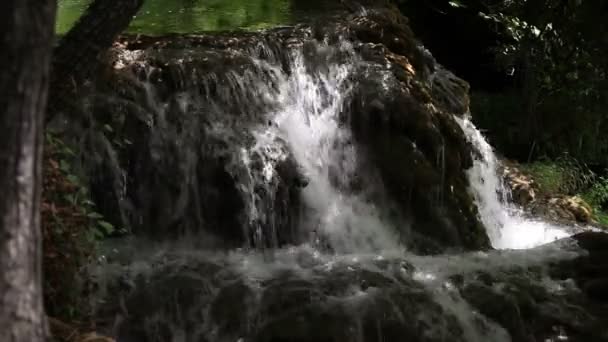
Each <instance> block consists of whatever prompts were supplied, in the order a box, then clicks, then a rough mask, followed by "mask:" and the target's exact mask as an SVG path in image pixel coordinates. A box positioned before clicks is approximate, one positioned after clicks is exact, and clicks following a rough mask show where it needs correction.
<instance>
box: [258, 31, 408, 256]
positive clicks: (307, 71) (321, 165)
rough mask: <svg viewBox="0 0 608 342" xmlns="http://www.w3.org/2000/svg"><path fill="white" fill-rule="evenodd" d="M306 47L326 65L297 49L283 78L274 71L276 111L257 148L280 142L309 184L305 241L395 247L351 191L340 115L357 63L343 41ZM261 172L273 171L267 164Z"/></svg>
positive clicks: (352, 155)
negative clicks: (312, 61) (311, 60)
mask: <svg viewBox="0 0 608 342" xmlns="http://www.w3.org/2000/svg"><path fill="white" fill-rule="evenodd" d="M312 49H314V52H313V54H314V55H321V56H323V57H324V58H325V59H326V60H328V61H329V63H327V65H320V66H319V65H316V66H315V65H310V64H308V65H307V63H306V60H305V56H304V54H303V52H302V50H301V49H296V50H294V51H292V52H291V53H290V55H289V60H290V68H289V69H290V73H289V75H286V74H284V73H280V72H278V73H277V75H278V76H279V77H278V79H279V80H278V82H277V84H278V86H277V89H278V90H277V91H276V92H272V93H269V94H267V96H269V97H270V98H272V100H271V101H272V102H273V103H274V105H273V106H272V108H275V109H274V110H273V111H271V112H270V113H268V114H266V115H268V118H269V120H271V121H272V123H273V124H272V125H270V126H268V127H267V128H266V129H265V131H264V132H263V133H262V134H259V135H258V137H259V138H258V139H257V143H256V146H258V145H260V144H266V145H265V146H266V147H265V148H264V149H265V150H267V151H272V150H273V148H269V147H268V146H269V145H268V144H273V142H276V141H277V140H276V139H267V137H269V136H275V137H277V138H280V139H281V140H284V141H286V142H287V144H288V146H289V150H290V153H292V154H293V156H294V157H295V160H296V161H297V163H298V165H299V166H300V167H301V169H302V170H303V172H304V174H305V176H306V177H307V179H308V180H309V183H308V185H307V186H306V188H304V189H303V193H302V196H303V199H304V202H305V204H306V206H307V207H308V208H309V209H310V212H309V215H308V216H307V217H305V218H304V220H303V222H301V224H302V226H303V228H304V229H305V230H306V233H307V234H309V235H310V237H311V243H313V244H315V245H317V247H322V246H323V245H327V246H326V247H329V248H330V249H331V250H332V251H334V252H337V253H369V252H384V253H386V252H390V251H395V250H398V249H399V248H400V247H399V244H398V242H397V239H396V237H395V236H394V234H393V233H392V232H391V231H390V228H389V227H388V225H387V224H386V223H385V222H384V221H383V219H382V217H381V215H380V214H379V213H378V211H377V209H376V208H375V206H374V204H372V203H369V202H368V201H366V199H365V198H363V196H362V195H361V194H358V193H356V192H355V191H352V190H351V189H350V187H351V186H350V184H351V183H352V182H353V180H354V178H355V177H357V171H358V169H359V167H360V165H359V164H358V163H359V162H360V161H359V160H358V156H357V151H356V147H355V145H354V142H353V139H352V137H351V135H350V129H349V128H348V127H345V126H346V125H347V123H346V122H343V121H344V120H341V118H340V117H341V114H342V112H343V110H344V105H345V102H346V101H347V100H348V99H349V96H350V90H351V87H352V86H353V84H352V83H353V81H352V77H353V73H355V72H356V68H357V63H358V58H357V56H356V54H355V53H354V51H353V49H352V47H351V46H350V44H348V43H346V42H343V43H342V44H341V45H340V46H338V47H333V46H328V45H327V44H325V43H318V44H314V46H313V47H312ZM337 59H340V62H338V61H337ZM275 71H276V69H275ZM260 138H261V139H260ZM258 148H259V147H258ZM275 159H276V158H274V157H273V158H266V160H267V161H272V160H275ZM264 169H266V170H272V169H273V165H266V166H265V167H264Z"/></svg>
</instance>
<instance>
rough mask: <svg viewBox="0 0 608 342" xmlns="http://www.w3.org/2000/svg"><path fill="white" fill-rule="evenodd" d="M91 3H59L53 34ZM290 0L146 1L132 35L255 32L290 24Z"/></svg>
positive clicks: (68, 25) (69, 24)
mask: <svg viewBox="0 0 608 342" xmlns="http://www.w3.org/2000/svg"><path fill="white" fill-rule="evenodd" d="M90 2H91V0H59V8H58V13H57V25H56V30H57V33H59V34H64V33H66V32H67V31H68V30H69V29H70V28H71V27H72V25H74V23H75V22H76V21H77V20H78V18H79V17H80V15H81V14H82V13H83V12H84V10H85V9H86V7H87V6H88V5H89V3H90ZM291 7H292V5H291V1H290V0H188V1H179V0H146V2H145V3H144V5H143V7H142V8H141V10H140V11H139V13H137V15H136V16H135V18H134V20H133V22H131V25H130V26H129V29H128V31H129V32H131V33H143V34H151V35H162V34H166V33H195V32H204V31H220V30H234V29H244V30H257V29H264V28H269V27H274V26H277V25H285V24H290V23H292V22H293V21H294V19H297V18H295V17H296V14H295V13H293V11H292V8H291Z"/></svg>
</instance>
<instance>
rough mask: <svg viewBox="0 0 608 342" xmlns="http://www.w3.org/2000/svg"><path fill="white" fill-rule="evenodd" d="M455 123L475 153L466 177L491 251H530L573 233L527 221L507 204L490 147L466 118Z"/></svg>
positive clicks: (565, 228)
mask: <svg viewBox="0 0 608 342" xmlns="http://www.w3.org/2000/svg"><path fill="white" fill-rule="evenodd" d="M457 120H458V123H459V124H460V126H461V127H462V129H463V131H464V133H465V135H466V136H467V139H468V140H469V142H470V143H471V144H472V145H473V146H474V148H475V150H476V151H477V152H478V156H477V157H476V158H475V161H474V162H473V167H472V168H471V169H470V170H469V171H468V176H469V182H470V184H471V190H472V192H473V193H474V195H475V199H476V201H477V206H478V208H479V214H480V216H481V220H482V222H483V223H484V225H485V226H486V229H487V232H488V236H489V238H490V241H491V242H492V246H493V247H494V248H498V249H522V248H532V247H536V246H539V245H542V244H545V243H549V242H552V241H555V240H557V239H561V238H564V237H567V236H570V235H572V234H573V233H574V232H572V231H571V230H572V228H571V227H561V226H556V225H553V224H550V223H548V222H544V221H541V220H534V219H530V218H527V217H525V215H524V213H523V211H522V210H521V209H519V208H516V207H515V206H514V205H513V204H512V203H510V202H509V195H508V194H509V190H508V189H507V188H506V186H505V183H504V181H503V180H502V179H501V178H500V177H499V176H498V166H499V161H498V159H497V157H496V155H495V153H494V150H493V148H492V146H491V145H490V144H489V143H488V142H487V141H486V139H485V138H484V136H483V134H482V133H481V132H480V131H479V130H478V129H477V128H476V127H475V125H474V124H473V122H471V120H470V118H468V117H465V118H463V119H460V118H459V119H457Z"/></svg>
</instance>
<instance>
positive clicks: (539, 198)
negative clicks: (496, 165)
mask: <svg viewBox="0 0 608 342" xmlns="http://www.w3.org/2000/svg"><path fill="white" fill-rule="evenodd" d="M502 163H503V166H502V173H503V179H504V181H505V184H506V186H507V189H508V190H509V191H510V193H509V194H505V195H506V196H510V197H509V198H510V199H511V200H512V201H513V202H514V203H516V204H518V205H519V206H521V207H522V208H524V209H525V210H527V211H528V212H530V213H532V214H533V215H534V216H536V217H543V218H546V219H548V220H550V221H553V222H559V223H572V222H578V223H587V224H593V223H595V220H594V218H593V208H592V207H591V206H590V205H589V204H588V203H587V202H585V200H583V199H582V198H580V197H579V196H567V195H561V194H551V193H545V192H543V191H542V189H540V188H539V186H538V184H537V183H536V182H535V181H534V179H533V178H532V177H531V176H530V175H528V174H526V173H524V172H522V171H521V169H520V168H519V167H518V165H517V164H516V163H514V162H512V161H507V160H503V161H502Z"/></svg>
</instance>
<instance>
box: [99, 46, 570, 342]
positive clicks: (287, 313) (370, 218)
mask: <svg viewBox="0 0 608 342" xmlns="http://www.w3.org/2000/svg"><path fill="white" fill-rule="evenodd" d="M310 56H314V58H313V60H314V63H311V62H310ZM251 59H252V65H253V68H252V69H251V72H249V73H246V74H244V75H243V74H230V75H232V76H230V77H229V78H228V79H224V80H219V81H218V79H219V78H218V77H219V76H217V75H214V76H212V77H211V76H209V78H208V79H206V80H205V81H204V82H207V81H208V82H211V83H213V82H216V85H217V84H221V85H222V86H223V87H224V88H222V89H221V91H220V92H216V93H213V95H212V96H210V95H209V93H205V92H202V93H183V94H180V99H181V101H178V102H179V113H180V115H181V116H184V117H186V118H188V117H191V119H188V120H186V121H184V122H185V123H186V124H185V125H184V127H183V128H181V130H180V131H179V132H178V131H173V129H174V128H172V126H171V120H172V119H171V118H167V116H166V115H167V113H166V111H165V110H166V109H167V108H168V105H167V104H164V103H162V101H161V100H160V99H159V98H158V95H157V94H156V91H155V89H154V87H153V86H152V85H151V83H146V86H145V89H146V90H147V91H148V98H149V106H150V107H151V108H153V111H152V113H151V115H152V116H153V117H154V118H153V120H151V122H154V123H155V124H154V125H156V127H155V128H154V130H153V137H155V138H154V139H153V140H152V141H154V144H155V145H154V146H151V149H153V150H154V151H156V152H157V153H159V156H158V160H156V162H158V163H160V162H161V161H162V160H163V158H168V157H163V156H162V154H160V153H162V151H163V148H162V147H163V146H164V144H176V142H178V144H177V146H178V147H179V148H178V149H176V150H177V151H178V153H177V152H175V150H172V151H173V152H172V154H171V158H175V159H177V163H178V164H179V166H180V169H175V170H174V172H175V175H176V176H175V177H176V178H179V179H180V180H183V183H182V185H183V186H182V188H183V189H182V190H180V191H181V194H182V197H180V198H176V199H174V202H176V203H178V205H177V207H179V208H180V210H179V211H175V212H174V213H173V215H174V216H180V215H182V214H183V212H184V210H185V209H184V208H185V206H186V205H185V203H186V201H187V199H188V196H194V197H196V198H197V199H198V198H199V197H200V196H201V195H200V194H199V192H202V190H204V189H203V188H202V186H201V185H200V184H198V183H197V182H196V181H194V179H195V176H194V175H195V174H196V169H197V164H196V162H195V161H193V160H194V159H195V158H196V157H195V153H196V151H197V150H200V149H201V148H202V147H201V146H200V144H205V142H201V141H200V140H199V139H198V138H196V137H198V135H197V134H199V133H200V130H201V128H200V127H199V126H196V124H197V121H196V120H198V119H196V120H195V119H193V118H196V117H197V116H196V115H199V114H200V113H199V112H197V111H196V110H197V109H200V108H203V109H204V110H205V111H213V115H214V116H213V118H214V119H217V120H216V121H214V122H213V123H212V124H209V125H206V126H205V130H206V131H205V133H204V135H205V139H215V140H207V142H208V141H216V140H217V141H220V142H222V143H221V144H217V145H218V146H221V148H219V149H218V150H214V149H208V152H210V153H218V154H221V155H222V156H223V157H222V158H224V159H228V160H230V162H229V163H227V165H228V166H227V169H226V170H225V171H226V172H228V173H229V174H230V177H232V178H233V179H237V180H238V182H239V184H240V187H239V194H238V195H239V196H240V197H241V199H242V202H243V203H244V205H245V208H246V210H244V212H245V213H246V216H247V217H245V218H243V220H241V221H239V222H241V223H242V224H243V227H242V234H243V235H244V237H245V238H244V240H245V241H246V242H245V244H244V246H243V248H237V249H231V250H228V251H226V250H224V251H220V252H218V251H217V250H213V249H205V248H201V247H200V245H197V244H196V239H203V240H204V239H206V238H207V236H205V234H201V235H194V236H187V237H186V238H184V239H182V240H180V241H178V242H171V243H165V244H162V243H161V244H160V245H159V243H158V242H151V241H147V240H144V239H141V240H136V241H128V242H127V245H128V246H127V247H126V248H125V246H122V247H115V246H108V254H107V257H108V259H111V260H112V261H111V262H109V263H106V264H103V265H102V267H97V268H96V269H95V270H94V271H93V273H94V274H96V277H97V278H98V279H103V281H104V282H107V283H104V286H100V287H99V288H100V289H101V290H100V291H101V292H103V293H102V294H100V297H104V296H105V297H107V296H111V295H112V294H113V290H112V285H108V284H110V283H111V282H112V281H110V280H108V279H118V280H117V282H118V284H119V285H115V286H116V287H117V288H123V289H124V288H128V289H129V290H128V291H131V292H130V293H135V294H136V295H128V296H126V297H127V298H128V299H127V300H125V299H124V298H123V299H121V300H120V304H117V305H116V307H114V309H113V310H115V311H112V310H109V311H110V312H114V316H116V317H117V318H116V320H115V322H123V323H121V324H118V323H115V324H114V326H112V327H111V328H109V330H112V329H113V330H112V333H113V334H115V335H116V336H119V337H120V338H119V341H239V342H246V341H275V342H278V341H304V340H306V341H396V338H403V339H402V340H407V338H408V337H410V338H417V339H416V340H420V341H471V342H476V341H479V342H482V341H496V342H498V341H510V340H512V339H511V336H510V335H509V332H507V330H506V328H505V327H502V326H501V325H500V324H498V323H497V322H496V321H494V320H493V319H491V318H489V317H486V316H484V315H483V314H482V313H481V312H480V311H479V310H478V309H476V308H474V307H473V306H472V305H471V304H470V303H469V302H468V301H467V300H465V299H464V298H463V296H462V295H461V294H460V292H459V290H458V289H457V286H461V287H465V286H467V285H470V284H478V283H479V284H481V283H482V281H481V280H479V279H478V276H479V274H486V275H487V277H490V278H492V277H493V278H494V279H498V280H496V284H497V285H496V287H497V288H499V287H500V286H506V285H504V282H506V281H507V280H504V279H507V277H508V275H509V274H510V273H509V272H510V271H508V270H510V269H513V268H527V267H532V266H537V267H540V266H542V265H543V264H545V263H547V262H549V261H554V260H561V259H569V258H572V257H575V256H577V255H578V252H577V251H576V249H575V247H574V246H572V245H570V244H568V243H564V244H563V245H551V246H549V247H546V248H541V249H534V250H530V251H495V252H471V253H462V254H446V255H438V256H418V255H414V254H413V253H411V252H408V251H407V249H406V248H405V247H404V245H403V244H402V243H401V242H400V239H399V237H398V234H397V231H398V230H397V229H396V227H394V226H392V224H394V223H392V222H391V221H389V220H387V219H386V217H384V213H383V211H382V210H381V209H382V208H380V207H379V204H378V203H375V202H373V201H372V200H371V197H370V196H369V192H368V190H369V189H365V187H380V189H374V190H377V191H376V193H380V194H381V193H383V189H381V187H382V185H381V184H378V182H374V181H373V177H371V178H370V176H369V175H367V174H366V173H363V172H361V169H362V167H363V164H364V160H362V156H360V155H359V153H358V149H357V148H356V144H355V142H354V141H353V140H354V139H353V137H352V132H351V131H350V129H349V125H348V124H347V120H345V119H344V116H345V115H344V113H345V111H347V110H348V107H347V106H346V103H347V100H348V99H349V97H350V96H352V89H353V88H354V87H356V86H357V84H356V82H357V81H356V78H355V77H354V76H355V75H357V74H358V73H359V72H361V68H362V67H364V62H363V61H362V60H361V59H360V57H359V56H358V55H357V53H356V52H355V49H353V47H352V46H351V45H350V44H349V43H347V42H345V41H344V42H342V43H341V44H334V45H329V44H328V43H326V42H316V43H314V44H313V46H312V48H311V46H307V47H306V49H305V48H304V47H302V46H297V47H295V48H293V49H292V50H291V51H290V52H289V54H288V67H287V68H285V67H284V66H282V65H280V64H279V62H277V61H274V60H271V59H270V60H269V59H260V58H258V57H257V56H252V57H251ZM204 82H201V83H203V84H204ZM226 103H230V105H226ZM195 114H196V115H195ZM230 115H232V116H234V117H237V118H238V120H235V121H234V122H232V124H231V125H233V126H230V124H228V122H230V121H222V119H221V118H225V117H227V116H230ZM184 120H185V119H184ZM457 120H458V122H459V124H460V126H461V128H462V129H463V131H464V134H465V136H466V138H467V139H468V140H469V142H470V143H471V144H472V145H473V146H474V148H475V149H476V150H478V152H479V155H480V157H479V158H476V160H475V161H474V166H473V167H472V168H471V169H470V170H469V171H468V179H469V182H470V186H471V191H472V193H473V194H474V195H475V199H476V204H477V205H478V207H479V212H480V216H481V220H482V221H483V223H484V225H485V227H486V228H487V233H488V236H489V237H490V240H491V242H492V245H493V246H494V247H495V248H497V249H523V248H531V247H536V246H539V245H541V244H544V243H547V242H552V241H554V240H555V239H558V238H562V237H566V236H568V235H569V234H570V233H569V232H567V231H566V230H564V229H562V228H561V227H557V226H553V225H550V224H548V223H545V222H542V221H534V220H531V219H527V218H525V217H524V215H523V214H522V213H521V212H519V211H518V210H517V209H516V208H515V207H514V206H513V205H511V204H509V203H508V202H507V201H505V200H502V199H501V198H504V197H505V196H500V194H501V193H503V194H504V193H505V191H506V190H505V189H504V185H503V182H502V180H501V179H500V178H499V176H498V174H497V166H498V161H497V158H496V156H495V154H494V152H493V150H492V148H491V146H490V145H489V144H488V143H487V142H486V141H485V139H484V138H483V136H482V135H481V133H480V132H479V130H477V129H476V128H475V126H474V125H473V124H472V123H471V121H470V120H469V119H457ZM197 144H199V145H197ZM220 150H221V151H220ZM218 151H219V152H218ZM156 152H155V153H156ZM180 158H182V159H180ZM291 158H293V160H294V161H295V163H296V164H297V169H298V170H299V172H301V173H302V174H303V176H304V177H305V178H306V180H307V181H306V183H307V184H306V186H305V187H304V188H303V189H302V192H301V194H300V195H301V200H302V202H303V209H302V213H301V215H300V216H299V220H298V222H297V224H296V225H295V226H296V227H295V229H296V230H297V234H296V235H297V236H303V237H304V238H301V239H297V240H292V241H288V243H280V241H281V240H282V239H284V235H283V234H284V232H282V231H281V229H283V228H282V227H283V225H282V223H281V222H282V221H281V220H280V217H279V218H277V216H276V212H277V211H279V210H280V209H281V208H279V206H280V203H282V202H281V201H279V200H278V199H280V198H282V197H280V196H281V194H282V190H281V179H282V178H281V175H280V174H279V171H278V170H279V169H280V167H281V165H283V164H284V163H285V162H286V161H289V160H291ZM442 160H443V158H442ZM442 162H443V163H445V162H444V161H442ZM366 177H367V178H366ZM361 182H363V184H365V186H364V187H363V189H362V188H361V187H360V186H356V184H357V183H361ZM197 186H199V187H200V188H197V189H194V191H190V190H188V188H191V187H197ZM193 192H194V193H195V195H192V193H193ZM180 201H181V202H180ZM179 203H182V204H179ZM144 246H145V247H144ZM119 254H124V255H127V256H124V255H119ZM456 276H459V277H462V279H461V280H460V281H459V280H457V279H455V277H456ZM501 277H505V278H504V279H503V278H501ZM543 277H544V275H543V274H541V276H540V277H539V279H537V280H530V282H532V283H533V284H534V286H540V287H542V286H545V285H544V283H543V281H546V280H547V277H544V278H543ZM100 282H101V280H100ZM459 282H460V284H458V283H459ZM549 283H551V282H550V281H549ZM500 284H503V285H500ZM551 284H553V283H551ZM484 286H485V285H484ZM121 291H124V290H120V291H119V290H116V291H114V292H115V293H120V292H121ZM128 291H127V292H128ZM497 291H498V290H497ZM501 291H502V290H501ZM111 302H112V301H111V300H105V299H104V301H103V304H99V305H97V306H98V308H97V309H98V310H99V311H98V313H97V314H98V315H102V314H101V313H102V312H103V311H104V310H106V312H107V311H108V309H107V308H104V306H105V305H107V303H111ZM298 310H300V311H298ZM124 322H126V323H124ZM370 322H371V323H370ZM370 324H371V325H370ZM116 326H120V328H118V330H116V329H117V328H116ZM300 335H306V336H307V338H308V339H298V338H297V336H300ZM330 335H331V336H333V338H334V339H332V340H330V339H328V337H327V336H330ZM269 336H270V337H269Z"/></svg>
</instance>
